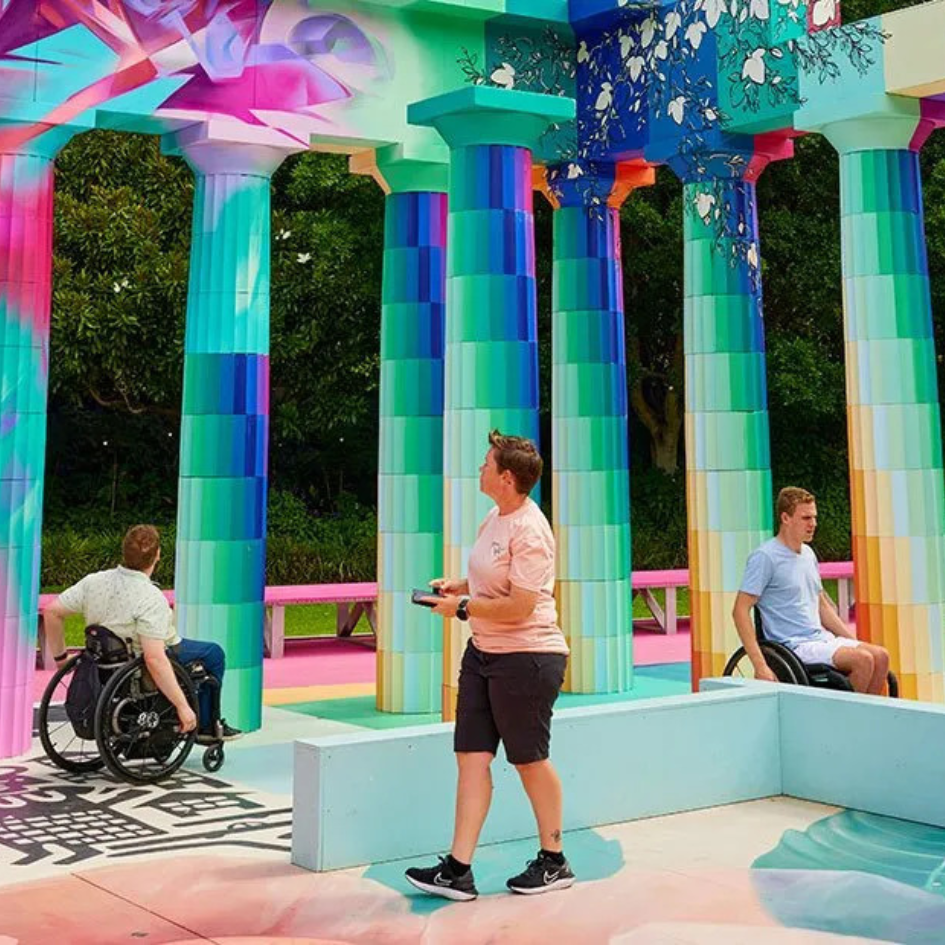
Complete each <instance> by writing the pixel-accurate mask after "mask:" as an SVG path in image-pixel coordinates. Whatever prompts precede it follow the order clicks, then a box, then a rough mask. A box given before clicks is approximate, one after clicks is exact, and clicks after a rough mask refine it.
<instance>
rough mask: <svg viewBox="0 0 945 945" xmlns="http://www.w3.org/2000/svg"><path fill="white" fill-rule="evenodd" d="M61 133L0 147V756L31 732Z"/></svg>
mask: <svg viewBox="0 0 945 945" xmlns="http://www.w3.org/2000/svg"><path fill="white" fill-rule="evenodd" d="M6 130H7V131H9V130H10V126H6ZM71 134H72V131H71V130H70V129H67V128H56V129H53V130H51V131H47V132H46V133H45V134H43V135H41V136H39V137H34V138H33V139H32V140H30V141H29V142H27V143H23V144H20V145H18V146H16V147H11V148H10V150H2V149H0V329H2V333H3V334H2V337H0V591H2V598H0V605H2V608H3V614H2V620H3V622H2V624H0V758H10V757H13V756H14V755H21V754H23V753H24V752H26V751H28V750H29V747H30V739H31V737H32V731H33V674H34V671H35V667H36V628H37V620H38V614H37V610H38V603H39V565H40V545H41V538H42V522H43V478H44V475H45V467H46V395H47V389H48V385H49V320H50V304H51V301H52V284H51V280H52V261H53V255H52V248H53V160H54V158H55V156H56V154H57V152H58V151H59V149H60V148H61V147H62V146H63V145H64V144H65V143H66V141H67V140H68V139H69V137H70V136H71Z"/></svg>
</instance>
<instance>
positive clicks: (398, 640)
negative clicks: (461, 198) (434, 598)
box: [351, 146, 448, 712]
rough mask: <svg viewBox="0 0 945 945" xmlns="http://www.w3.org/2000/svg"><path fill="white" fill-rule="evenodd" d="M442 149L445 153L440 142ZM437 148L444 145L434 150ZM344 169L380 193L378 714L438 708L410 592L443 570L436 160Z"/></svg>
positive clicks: (436, 625) (422, 618) (441, 248)
mask: <svg viewBox="0 0 945 945" xmlns="http://www.w3.org/2000/svg"><path fill="white" fill-rule="evenodd" d="M441 147H442V146H441ZM443 150H444V151H445V148H444V149H443ZM351 170H352V171H355V172H358V173H366V174H370V175H371V176H372V177H374V179H375V180H376V181H377V182H378V183H379V184H380V185H381V187H382V188H383V189H384V191H385V193H386V194H387V199H386V207H385V216H384V276H383V284H382V289H381V291H382V304H381V389H380V450H379V459H378V480H377V527H378V542H377V597H378V608H377V707H378V709H380V710H381V711H382V712H436V711H437V710H438V708H439V705H440V700H441V690H440V687H441V683H442V679H443V650H442V630H441V628H442V622H441V620H440V618H439V617H437V616H435V615H434V614H433V613H432V612H431V611H430V610H429V609H427V608H425V607H418V606H417V605H416V604H413V603H411V600H410V592H411V590H412V589H413V588H415V587H424V586H425V585H426V583H427V582H428V581H429V580H430V579H431V578H434V577H437V576H438V575H440V574H441V573H442V571H443V333H444V319H445V309H446V283H445V278H446V188H447V179H448V168H447V165H446V163H445V162H443V163H439V162H435V161H429V160H417V159H409V158H405V157H403V154H402V149H400V148H399V147H388V148H383V149H379V150H378V151H376V152H364V153H362V154H359V155H355V156H354V157H352V159H351Z"/></svg>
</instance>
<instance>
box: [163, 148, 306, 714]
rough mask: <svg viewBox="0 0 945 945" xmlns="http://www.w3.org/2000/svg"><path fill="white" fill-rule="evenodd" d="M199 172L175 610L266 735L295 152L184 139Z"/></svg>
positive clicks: (227, 704) (229, 693)
mask: <svg viewBox="0 0 945 945" xmlns="http://www.w3.org/2000/svg"><path fill="white" fill-rule="evenodd" d="M172 150H175V151H177V152H178V153H180V154H182V155H183V156H184V157H185V158H186V160H187V161H188V163H189V164H190V165H191V167H192V168H193V170H194V174H195V178H196V186H195V191H194V215H193V232H192V234H191V252H190V284H189V289H188V296H187V326H186V334H185V339H184V392H183V405H182V410H181V414H182V416H181V448H180V449H181V453H180V479H179V487H178V508H177V565H176V580H175V585H176V610H177V626H178V630H179V632H180V634H181V636H184V637H189V638H192V639H197V640H212V641H215V642H216V643H219V644H220V645H221V646H222V647H223V649H224V650H225V651H226V659H227V671H226V681H225V683H224V687H223V708H222V711H223V714H224V715H225V716H226V717H227V719H228V720H229V721H230V722H231V724H234V725H236V726H237V727H238V728H241V729H244V730H251V729H256V728H259V725H260V721H261V712H262V655H263V653H262V650H263V593H264V590H265V577H266V575H265V562H266V494H267V485H268V481H267V474H268V452H269V254H270V213H269V181H270V176H271V174H272V172H273V171H274V170H275V169H276V167H278V165H279V164H280V163H281V161H282V160H283V159H284V158H285V156H286V154H287V153H288V152H287V151H285V150H283V149H281V148H275V147H269V146H266V145H246V144H230V143H217V142H212V141H203V140H199V139H198V140H187V139H180V138H179V139H177V141H176V142H175V143H174V145H173V146H172Z"/></svg>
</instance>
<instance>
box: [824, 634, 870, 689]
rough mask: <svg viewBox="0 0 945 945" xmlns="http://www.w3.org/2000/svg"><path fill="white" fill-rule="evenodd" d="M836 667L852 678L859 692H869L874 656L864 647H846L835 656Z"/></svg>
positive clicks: (851, 681)
mask: <svg viewBox="0 0 945 945" xmlns="http://www.w3.org/2000/svg"><path fill="white" fill-rule="evenodd" d="M833 662H834V666H836V667H837V669H839V670H840V672H841V673H846V674H847V675H848V676H849V677H850V685H851V686H853V688H854V689H855V690H856V691H857V692H868V691H869V687H870V683H871V681H872V679H873V654H872V653H871V652H870V651H869V650H868V649H866V647H864V646H862V645H858V646H845V647H842V648H841V649H839V650H837V652H836V653H834V655H833Z"/></svg>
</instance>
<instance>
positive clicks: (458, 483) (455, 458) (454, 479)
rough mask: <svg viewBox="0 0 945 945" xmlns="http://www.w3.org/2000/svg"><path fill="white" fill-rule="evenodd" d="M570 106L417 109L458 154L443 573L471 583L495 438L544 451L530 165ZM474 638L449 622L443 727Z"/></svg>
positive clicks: (467, 98)
mask: <svg viewBox="0 0 945 945" xmlns="http://www.w3.org/2000/svg"><path fill="white" fill-rule="evenodd" d="M573 114H574V103H573V101H572V100H570V99H563V98H555V97H552V96H547V95H538V94H536V93H532V92H512V91H507V90H502V89H492V88H482V87H468V88H464V89H461V90H459V91H457V92H450V93H447V94H445V95H441V96H438V97H436V98H432V99H427V100H426V101H424V102H420V103H417V104H414V105H411V106H410V108H409V110H408V120H409V121H410V122H411V123H413V124H419V125H432V126H433V127H435V128H436V129H437V131H439V132H440V134H441V135H442V137H443V138H444V140H445V141H446V143H447V144H448V145H449V147H450V183H449V214H448V221H449V222H448V233H449V235H448V238H447V270H446V293H447V303H446V355H445V358H446V368H445V391H444V406H443V446H444V459H443V485H444V502H445V506H444V520H443V544H444V551H443V571H444V573H445V574H446V575H448V576H454V577H458V576H460V575H464V574H465V573H466V566H467V561H468V556H469V550H470V548H471V547H472V545H473V542H474V541H475V539H476V533H477V530H478V527H479V523H480V522H481V521H482V518H483V516H484V515H485V514H486V512H487V511H488V510H489V508H490V507H491V501H490V500H489V499H488V498H487V497H486V496H484V495H482V494H481V493H480V491H479V466H480V464H481V462H482V458H483V456H484V455H485V452H486V450H487V448H488V441H487V437H488V433H489V431H490V430H492V429H493V428H499V429H500V430H502V431H503V432H504V433H509V434H514V435H518V436H527V437H529V438H530V439H533V440H535V441H536V442H537V440H538V339H537V321H536V295H535V241H534V219H533V215H532V155H531V149H532V148H534V147H535V145H536V143H537V141H538V139H539V137H540V136H541V135H542V134H543V133H544V131H545V130H546V129H547V127H548V124H549V122H550V121H553V120H555V119H558V120H565V119H567V118H570V117H572V116H573ZM467 638H468V629H467V628H466V626H465V625H463V624H462V623H460V622H459V621H455V620H448V621H444V633H443V690H442V706H443V710H442V711H443V717H444V719H451V718H453V715H454V710H455V703H456V691H457V682H458V677H459V663H460V659H461V657H462V652H463V649H464V648H465V645H466V639H467Z"/></svg>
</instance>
